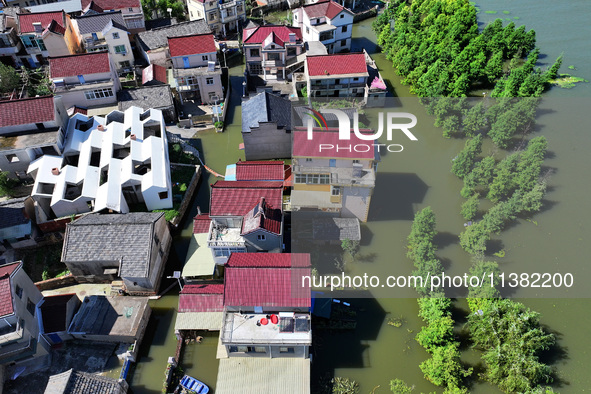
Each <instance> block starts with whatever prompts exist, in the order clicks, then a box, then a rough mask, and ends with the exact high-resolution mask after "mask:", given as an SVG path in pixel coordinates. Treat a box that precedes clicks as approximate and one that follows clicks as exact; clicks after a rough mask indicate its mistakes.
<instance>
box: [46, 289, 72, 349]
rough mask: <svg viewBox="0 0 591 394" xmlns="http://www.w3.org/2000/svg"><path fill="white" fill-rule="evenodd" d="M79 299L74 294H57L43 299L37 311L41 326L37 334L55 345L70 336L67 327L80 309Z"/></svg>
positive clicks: (70, 337)
mask: <svg viewBox="0 0 591 394" xmlns="http://www.w3.org/2000/svg"><path fill="white" fill-rule="evenodd" d="M80 304H81V303H80V299H79V298H78V296H77V295H76V294H75V293H68V294H58V295H52V296H47V297H44V298H43V301H42V302H41V306H40V307H39V311H40V312H41V319H40V320H41V322H40V324H41V326H40V327H39V332H40V334H41V335H43V338H44V340H45V341H47V342H48V343H50V344H52V345H57V344H59V343H62V342H64V341H67V340H69V339H72V336H71V335H70V334H68V327H69V326H70V323H72V319H73V318H74V315H75V314H76V312H77V311H78V308H79V307H80Z"/></svg>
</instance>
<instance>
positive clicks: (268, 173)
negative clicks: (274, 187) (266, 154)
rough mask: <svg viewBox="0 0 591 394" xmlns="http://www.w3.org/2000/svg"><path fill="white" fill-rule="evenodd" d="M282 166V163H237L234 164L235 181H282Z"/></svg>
mask: <svg viewBox="0 0 591 394" xmlns="http://www.w3.org/2000/svg"><path fill="white" fill-rule="evenodd" d="M284 165H285V163H284V162H283V161H239V162H238V163H236V180H237V181H282V180H283V179H284V177H285V172H284V168H283V167H284Z"/></svg>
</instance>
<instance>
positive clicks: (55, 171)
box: [51, 167, 60, 175]
mask: <svg viewBox="0 0 591 394" xmlns="http://www.w3.org/2000/svg"><path fill="white" fill-rule="evenodd" d="M51 173H52V174H53V175H59V174H60V169H59V168H57V167H54V168H52V169H51Z"/></svg>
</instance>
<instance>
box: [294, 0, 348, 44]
mask: <svg viewBox="0 0 591 394" xmlns="http://www.w3.org/2000/svg"><path fill="white" fill-rule="evenodd" d="M353 16H354V14H353V12H352V11H351V10H349V9H347V8H345V7H343V6H342V5H340V4H339V3H337V2H335V1H332V0H328V1H326V0H325V1H319V2H317V3H314V4H310V5H305V6H303V7H300V8H297V9H296V10H294V12H293V25H294V26H296V27H299V28H300V29H302V37H303V39H304V41H305V42H311V41H320V42H321V43H322V44H324V45H325V46H326V49H327V50H328V53H339V52H343V51H349V50H351V35H352V34H353Z"/></svg>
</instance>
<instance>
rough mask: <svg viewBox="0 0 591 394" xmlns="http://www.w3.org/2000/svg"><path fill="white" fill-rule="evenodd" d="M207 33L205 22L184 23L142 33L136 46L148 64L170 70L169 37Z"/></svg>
mask: <svg viewBox="0 0 591 394" xmlns="http://www.w3.org/2000/svg"><path fill="white" fill-rule="evenodd" d="M206 33H210V31H209V27H208V26H207V23H205V21H204V20H196V21H190V22H182V23H177V24H174V25H170V26H163V27H159V28H156V29H154V30H148V31H144V32H141V33H139V34H138V35H137V36H136V44H137V47H138V50H139V52H140V54H141V55H142V57H143V58H144V60H145V61H146V63H150V64H157V65H159V66H162V67H164V68H168V67H170V66H171V62H170V53H169V51H168V37H180V36H188V35H192V34H206Z"/></svg>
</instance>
